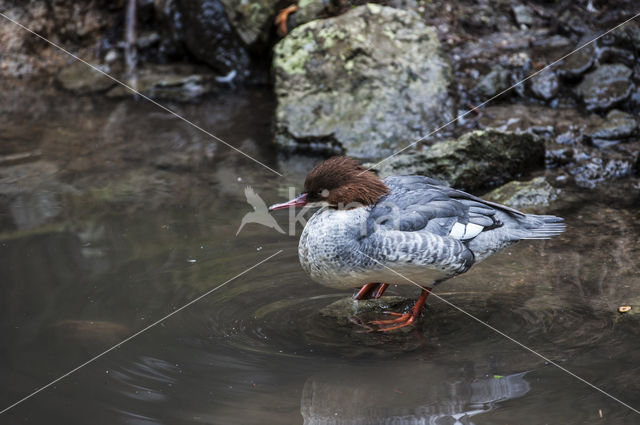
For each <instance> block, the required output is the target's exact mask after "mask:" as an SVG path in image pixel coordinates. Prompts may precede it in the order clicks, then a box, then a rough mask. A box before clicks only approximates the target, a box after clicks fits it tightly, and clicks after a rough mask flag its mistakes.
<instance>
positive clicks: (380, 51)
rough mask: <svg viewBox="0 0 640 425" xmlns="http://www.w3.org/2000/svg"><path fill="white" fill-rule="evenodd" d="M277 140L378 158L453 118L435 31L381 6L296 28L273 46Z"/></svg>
mask: <svg viewBox="0 0 640 425" xmlns="http://www.w3.org/2000/svg"><path fill="white" fill-rule="evenodd" d="M273 71H274V74H275V92H276V96H277V100H278V106H277V110H276V134H275V142H276V144H277V145H279V146H280V147H283V148H287V149H292V150H293V149H301V150H305V149H306V150H316V151H324V152H341V153H346V154H348V155H350V156H353V157H356V158H361V159H363V158H367V159H372V158H375V157H380V156H382V155H388V154H391V153H393V152H394V151H396V150H397V149H399V148H402V147H404V146H406V145H407V144H409V143H411V142H413V141H414V140H417V139H419V138H421V137H423V136H424V135H425V134H428V133H429V131H431V130H433V129H435V128H437V127H438V126H439V125H441V124H442V123H444V122H447V121H449V120H450V119H452V117H453V102H452V100H451V99H450V97H449V95H448V90H447V87H448V85H449V83H450V82H451V70H450V65H449V64H448V62H447V60H446V59H445V57H444V56H443V55H442V53H441V51H440V42H439V41H438V37H437V35H436V33H435V31H434V29H433V28H431V27H428V26H426V25H425V24H424V23H423V21H422V19H421V18H420V17H419V16H418V15H417V14H416V13H414V12H413V11H407V10H397V9H393V8H390V7H383V6H379V5H375V4H368V5H365V6H360V7H356V8H354V9H352V10H350V11H349V12H347V13H345V14H344V15H341V16H338V17H335V18H329V19H323V20H315V21H311V22H309V23H307V24H305V25H302V26H299V27H296V28H295V29H294V30H293V31H291V33H290V34H289V35H288V36H287V37H285V38H284V39H283V40H281V41H280V42H279V43H278V44H277V45H276V46H275V50H274V60H273Z"/></svg>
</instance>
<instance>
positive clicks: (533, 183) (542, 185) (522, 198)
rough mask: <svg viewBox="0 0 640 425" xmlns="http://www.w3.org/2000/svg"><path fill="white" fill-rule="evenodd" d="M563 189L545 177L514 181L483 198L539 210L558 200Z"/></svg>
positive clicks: (514, 206)
mask: <svg viewBox="0 0 640 425" xmlns="http://www.w3.org/2000/svg"><path fill="white" fill-rule="evenodd" d="M561 193H562V190H560V189H558V188H555V187H553V186H551V185H550V184H549V183H548V182H547V180H546V179H545V177H536V178H534V179H531V180H529V181H512V182H509V183H507V184H505V185H504V186H501V187H499V188H497V189H494V190H492V191H491V192H489V193H487V194H486V195H484V196H483V198H485V199H487V200H489V201H493V202H497V203H500V204H504V205H508V206H510V207H512V208H515V209H518V210H522V211H525V212H529V211H537V210H540V209H542V208H544V207H548V206H549V205H551V204H552V203H553V202H554V201H556V200H557V199H558V198H559V197H560V195H561Z"/></svg>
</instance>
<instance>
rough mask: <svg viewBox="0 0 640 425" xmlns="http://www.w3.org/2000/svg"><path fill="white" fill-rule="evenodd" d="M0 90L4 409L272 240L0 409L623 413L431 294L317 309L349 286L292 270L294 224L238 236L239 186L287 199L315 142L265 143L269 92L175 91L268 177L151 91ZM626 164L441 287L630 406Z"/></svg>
mask: <svg viewBox="0 0 640 425" xmlns="http://www.w3.org/2000/svg"><path fill="white" fill-rule="evenodd" d="M5 100H6V101H5V102H2V105H3V106H2V108H5V110H3V111H2V112H3V114H4V116H6V117H8V119H7V120H6V121H4V122H3V123H2V124H1V125H2V126H3V129H2V136H0V137H2V149H3V152H2V155H4V156H3V158H4V161H5V162H4V163H3V166H2V168H0V201H1V205H0V226H1V229H0V234H1V235H0V276H1V277H2V285H0V376H2V385H1V386H0V403H1V404H0V408H4V407H5V406H8V405H10V404H11V403H13V402H15V401H17V400H19V399H20V398H22V397H24V396H26V395H27V394H29V393H30V392H32V391H33V390H35V389H36V388H38V387H40V386H42V385H44V384H46V383H48V382H50V381H51V380H53V379H55V378H57V377H58V376H60V375H62V374H64V373H66V372H67V371H69V370H71V369H72V368H74V367H76V366H78V365H80V364H82V363H83V362H84V361H86V360H88V359H89V358H91V357H92V356H93V355H95V354H97V353H100V352H101V351H103V350H105V349H106V348H108V347H111V346H112V345H113V344H116V343H117V342H119V341H121V340H123V339H124V338H126V337H127V336H129V335H131V334H133V333H134V332H136V331H137V330H140V329H143V328H144V327H145V326H148V325H150V324H151V323H153V322H154V321H156V320H157V319H159V318H161V317H163V316H165V315H167V314H169V313H171V312H173V311H175V310H176V309H177V308H179V307H181V306H182V305H184V304H186V303H187V302H189V301H190V300H192V299H194V298H195V297H197V296H199V295H200V294H202V293H204V292H206V291H207V290H209V289H211V288H214V287H216V286H217V285H219V284H221V283H223V282H225V281H227V280H228V279H230V278H232V277H234V276H235V275H237V274H238V273H241V272H243V271H244V270H246V269H247V268H248V267H250V266H252V265H254V264H255V263H257V262H259V261H261V260H262V259H264V258H266V257H268V256H270V255H272V254H274V253H276V252H277V251H278V250H283V251H282V253H281V254H279V255H277V256H276V257H274V258H273V259H271V260H269V261H268V262H266V263H264V264H263V265H261V266H259V267H257V268H255V269H254V270H252V271H250V272H248V273H246V274H243V275H242V276H240V277H239V278H237V279H235V280H233V281H231V282H229V283H228V284H226V285H225V286H224V287H222V288H220V289H219V290H217V291H215V292H213V293H212V294H211V295H209V296H208V297H206V298H205V299H202V300H201V301H199V302H197V303H195V304H193V305H191V306H190V307H188V308H186V309H184V310H182V311H180V312H179V313H177V314H175V315H174V316H172V317H171V318H169V319H167V320H166V321H164V322H163V323H162V324H160V325H158V326H155V327H153V328H152V329H150V330H149V331H147V332H145V333H143V334H142V335H140V336H138V337H136V338H135V339H133V340H131V341H129V342H127V343H125V344H123V345H122V346H120V347H119V348H117V349H115V350H113V351H111V352H110V353H108V354H107V355H105V356H104V357H102V358H100V359H98V360H97V361H95V362H93V363H91V364H90V365H88V366H86V367H84V368H82V369H80V370H79V371H78V372H76V373H74V374H73V375H71V376H69V377H67V378H65V379H63V380H61V381H60V382H58V383H56V384H55V385H54V386H51V387H50V388H47V389H46V390H44V391H42V392H41V393H39V394H37V395H36V396H34V397H33V398H31V399H29V400H27V401H25V402H24V403H23V404H21V405H19V406H16V407H15V408H13V409H12V410H10V411H9V412H7V413H5V414H3V415H2V416H0V423H3V424H4V423H7V424H16V423H25V424H26V423H66V424H86V423H93V424H117V423H122V424H177V423H180V424H197V423H210V424H253V423H265V424H297V423H305V424H385V423H388V424H391V423H393V424H423V423H437V424H453V423H461V424H471V423H473V424H494V423H508V424H518V423H527V424H544V423H562V424H585V423H594V424H595V423H598V424H601V423H611V424H632V423H638V416H637V414H635V413H633V412H632V411H631V410H629V409H627V408H626V407H624V406H622V405H621V404H619V403H617V402H615V401H613V400H612V399H610V398H608V397H606V396H605V395H603V394H602V393H600V392H598V391H596V390H594V389H593V388H590V387H589V386H587V385H585V384H584V383H582V382H580V381H578V380H577V379H575V378H574V377H571V376H569V375H568V374H567V373H565V372H563V371H561V370H559V369H558V368H556V367H554V366H553V365H550V364H548V363H546V362H545V361H544V360H542V359H541V358H539V357H536V356H535V355H534V354H532V353H531V352H529V351H527V350H525V349H523V348H522V347H520V346H518V345H516V344H515V343H514V342H512V341H510V340H508V339H507V338H505V337H504V336H501V335H499V334H498V333H496V332H495V331H494V330H491V329H489V328H488V327H486V326H484V325H482V324H480V323H478V322H477V321H474V320H473V319H471V318H470V317H468V316H466V315H465V314H463V313H461V312H460V311H458V310H455V309H453V308H452V307H450V306H449V305H447V304H446V303H444V302H442V301H440V300H438V299H437V298H435V297H432V298H431V299H430V300H429V302H428V309H427V311H426V313H425V317H424V319H423V320H422V321H421V322H420V324H419V325H418V326H417V327H416V328H415V329H413V330H411V331H409V332H399V333H392V334H377V333H367V332H363V329H362V328H360V327H358V326H357V325H355V324H351V323H350V322H348V321H347V322H345V321H344V320H341V318H336V317H332V316H327V315H323V314H322V313H321V310H322V309H323V308H324V307H326V306H327V305H329V304H331V303H333V302H335V301H337V300H340V299H342V298H344V297H348V296H350V295H351V294H350V293H348V292H343V293H340V292H336V291H335V290H332V289H327V288H323V287H320V286H318V285H316V284H314V283H313V282H311V281H310V280H309V279H308V278H307V277H306V276H305V275H304V273H303V272H302V270H301V269H300V267H299V265H298V263H297V254H296V244H297V238H296V237H292V236H287V235H282V234H279V233H277V232H276V231H274V230H272V229H268V228H266V227H262V226H259V225H257V224H248V225H247V226H246V227H245V228H244V229H243V230H242V231H241V232H240V234H239V235H238V236H236V231H237V229H238V226H239V224H240V220H241V218H242V216H243V215H244V214H245V213H247V212H249V211H251V207H250V206H249V205H248V204H247V203H246V202H245V198H244V192H243V191H244V188H245V186H246V185H251V186H253V187H254V189H255V190H256V192H258V193H259V194H260V195H261V196H262V197H263V198H264V199H265V201H266V202H267V203H270V202H277V201H281V200H282V199H284V198H285V197H286V196H287V187H288V186H289V185H290V184H297V185H298V187H299V185H300V182H301V177H302V176H303V175H304V170H305V169H307V167H308V166H309V165H310V164H312V163H313V162H315V161H317V160H318V159H317V158H304V157H294V158H283V157H279V156H277V155H276V154H274V152H273V150H272V149H271V147H270V141H269V129H270V119H271V112H272V108H273V103H272V100H271V99H270V98H269V96H268V95H267V94H266V93H263V92H260V91H256V92H248V93H239V94H237V95H232V94H229V93H227V94H224V95H221V96H219V97H212V98H209V99H207V100H205V101H204V102H202V103H198V104H175V105H171V106H172V107H175V108H176V109H177V110H178V111H179V112H180V113H181V114H184V115H185V116H187V117H189V118H190V119H192V120H193V121H195V122H197V123H198V124H200V125H202V126H203V127H205V128H207V129H210V130H211V131H213V132H214V133H215V134H217V135H218V136H220V137H222V138H223V139H225V140H227V141H229V142H230V143H232V144H233V145H235V146H238V147H240V148H242V149H243V150H245V151H247V152H248V153H250V154H251V155H255V157H256V158H258V159H259V160H260V161H263V162H265V163H266V164H267V165H269V166H270V167H274V168H276V169H277V170H279V171H280V172H282V173H283V174H285V177H283V178H280V177H278V176H276V175H274V174H272V173H271V172H270V171H268V170H266V169H264V168H261V167H260V166H259V165H256V164H255V163H253V162H251V161H249V160H247V159H245V158H242V157H241V156H239V155H237V154H236V153H234V152H233V151H231V150H230V149H229V148H227V147H225V146H224V145H222V144H220V143H218V142H215V141H212V140H211V139H209V138H208V137H207V136H205V135H202V134H201V133H199V132H198V131H196V130H193V129H192V128H190V127H188V126H186V125H185V124H184V123H182V122H180V121H178V120H176V119H174V118H171V117H170V116H169V115H168V114H166V113H164V112H162V111H159V110H158V109H156V108H154V107H152V106H149V105H147V104H145V103H141V102H135V101H133V100H126V101H105V100H104V99H92V98H88V97H64V96H61V95H59V94H52V95H46V94H45V95H43V94H42V93H13V94H12V93H9V94H5ZM17 154H20V155H21V156H20V155H18V156H16V155H17ZM11 155H13V156H11ZM7 158H9V159H7ZM620 185H621V186H620V188H616V190H613V189H612V190H606V191H602V192H596V191H592V192H586V191H584V190H578V189H571V188H567V189H566V191H565V199H566V200H565V201H564V202H561V203H560V204H558V205H557V206H556V208H555V209H554V210H549V211H548V212H552V213H556V214H559V215H562V216H564V217H566V219H567V222H568V226H569V228H568V231H567V232H566V233H565V234H564V235H562V236H561V237H559V238H556V239H554V240H552V241H530V242H523V243H520V244H518V245H516V246H514V247H513V248H511V249H510V250H508V251H505V252H503V253H502V254H500V255H498V256H494V257H493V258H491V259H489V260H488V261H486V262H485V263H483V264H480V265H478V266H477V267H475V268H474V269H473V270H472V271H471V272H469V273H468V274H466V275H464V276H461V277H459V278H457V279H455V280H453V281H451V282H448V283H446V284H445V285H443V286H441V287H439V289H438V293H439V294H440V295H441V296H442V297H443V298H445V299H446V300H448V301H449V302H451V303H454V304H455V305H457V306H459V307H460V308H462V309H464V310H465V311H467V312H469V313H470V314H472V315H474V316H476V317H477V318H478V319H480V320H482V321H484V322H486V323H488V324H490V325H491V326H493V327H495V328H497V329H499V330H500V331H501V332H504V333H505V334H507V335H509V336H511V337H513V338H515V339H516V340H518V341H520V342H521V343H523V344H525V345H527V346H528V347H530V348H531V349H532V350H534V351H536V352H539V353H540V354H542V355H544V356H546V357H548V358H549V359H551V360H553V361H554V362H557V363H558V364H560V365H561V366H562V367H564V368H567V369H568V370H570V371H572V372H574V373H576V374H577V375H579V376H581V377H583V378H584V379H586V380H588V381H589V382H591V383H593V384H594V385H596V386H598V387H600V388H601V389H603V390H604V391H606V392H609V393H611V394H612V395H614V396H616V397H618V398H619V399H621V400H622V401H624V402H626V403H629V404H630V405H632V406H634V407H636V408H638V407H640V384H639V382H640V380H639V379H638V378H639V377H640V367H639V364H640V362H639V361H638V360H640V357H639V355H638V349H640V342H638V328H639V327H638V325H639V322H640V320H639V319H637V318H638V317H639V316H635V317H634V315H633V313H634V310H632V311H631V314H626V315H621V314H619V313H617V308H618V307H619V306H621V305H627V304H628V305H632V306H634V307H635V311H640V296H638V295H637V294H638V282H639V278H640V263H639V262H638V258H640V248H639V244H638V240H639V238H640V224H638V223H640V203H639V202H637V201H638V197H637V195H636V194H635V193H637V182H629V181H627V182H621V183H620ZM634 185H635V186H634ZM634 187H635V192H634V189H633V188H634ZM277 218H278V221H279V222H280V224H281V226H283V227H284V228H285V229H286V226H287V222H286V221H287V220H286V219H287V217H286V213H285V214H279V215H277ZM299 232H300V228H299V227H298V228H297V233H298V234H299ZM390 291H391V292H392V293H395V294H396V295H404V296H409V297H415V296H417V290H414V289H413V288H409V287H401V288H393V287H392V288H390ZM345 323H346V324H345ZM456 421H457V422H456Z"/></svg>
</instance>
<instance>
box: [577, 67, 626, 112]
mask: <svg viewBox="0 0 640 425" xmlns="http://www.w3.org/2000/svg"><path fill="white" fill-rule="evenodd" d="M631 73H632V71H631V70H630V69H629V68H628V67H626V66H625V65H622V64H605V65H601V66H600V67H598V68H596V69H595V70H594V71H592V72H590V73H588V74H586V75H585V77H584V80H583V81H582V82H581V83H580V84H579V85H578V87H577V88H576V92H577V93H578V96H580V98H581V99H582V101H583V102H584V104H585V106H586V107H587V109H589V110H603V109H604V110H607V109H609V108H611V107H612V106H614V105H616V104H618V103H620V102H621V101H623V100H625V99H627V98H628V97H629V95H630V94H631V90H632V88H633V84H632V83H631V81H630V77H631Z"/></svg>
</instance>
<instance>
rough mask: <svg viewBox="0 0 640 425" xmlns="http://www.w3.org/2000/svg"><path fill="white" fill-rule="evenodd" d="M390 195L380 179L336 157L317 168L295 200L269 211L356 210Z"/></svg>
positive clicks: (346, 160)
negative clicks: (300, 208)
mask: <svg viewBox="0 0 640 425" xmlns="http://www.w3.org/2000/svg"><path fill="white" fill-rule="evenodd" d="M388 192H389V188H388V187H387V186H386V185H385V184H384V183H383V182H382V180H380V178H379V177H378V176H376V175H375V174H373V173H372V172H370V171H367V170H366V169H365V168H363V167H362V166H361V165H360V164H358V163H357V162H356V161H355V160H353V159H351V158H347V157H344V156H334V157H333V158H329V159H327V160H326V161H324V162H321V163H320V164H318V165H316V166H315V167H314V168H313V169H312V170H311V171H309V174H307V178H306V179H305V181H304V191H303V192H302V193H301V194H300V196H298V197H297V198H295V199H292V200H291V201H289V202H285V203H283V204H276V205H272V206H270V207H269V210H271V211H273V210H279V209H283V208H289V207H296V206H303V205H307V204H315V205H318V206H330V207H333V208H341V209H342V208H345V209H351V208H357V207H359V206H366V205H372V204H375V203H376V202H378V201H379V200H380V198H382V197H383V196H384V195H386V194H387V193H388Z"/></svg>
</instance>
